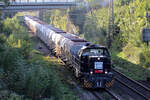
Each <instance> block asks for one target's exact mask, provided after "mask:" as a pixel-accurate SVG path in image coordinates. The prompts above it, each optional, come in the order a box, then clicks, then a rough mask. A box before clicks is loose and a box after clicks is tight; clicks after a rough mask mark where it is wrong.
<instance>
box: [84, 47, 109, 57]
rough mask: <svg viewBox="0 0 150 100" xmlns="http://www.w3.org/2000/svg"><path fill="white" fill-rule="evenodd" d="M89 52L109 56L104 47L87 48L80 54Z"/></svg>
mask: <svg viewBox="0 0 150 100" xmlns="http://www.w3.org/2000/svg"><path fill="white" fill-rule="evenodd" d="M89 54H90V55H104V56H109V52H108V50H107V49H106V48H90V49H89V48H88V49H85V50H84V51H83V53H82V56H84V55H89Z"/></svg>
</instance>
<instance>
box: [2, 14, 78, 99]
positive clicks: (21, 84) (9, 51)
mask: <svg viewBox="0 0 150 100" xmlns="http://www.w3.org/2000/svg"><path fill="white" fill-rule="evenodd" d="M3 26H4V27H3V33H4V34H0V57H1V58H0V77H2V78H3V79H4V80H5V84H6V85H7V86H8V88H9V89H11V90H14V91H15V92H17V93H19V94H23V95H25V97H29V98H32V100H37V99H41V98H42V97H51V98H54V99H56V100H74V99H77V97H76V96H75V94H74V93H73V92H72V90H70V89H69V87H68V86H66V85H64V84H62V82H61V81H60V80H62V79H61V78H60V77H61V76H60V75H59V74H58V73H57V72H56V71H57V70H56V67H58V66H61V65H60V64H58V62H54V61H52V60H50V59H49V57H43V56H42V55H41V53H40V52H38V51H36V50H34V48H31V47H33V45H34V44H35V43H33V41H31V39H30V37H29V34H28V32H27V30H26V29H25V27H23V26H22V25H20V23H19V21H18V20H17V17H14V18H12V19H9V18H7V19H6V20H5V21H4V22H3ZM37 52H38V54H37ZM1 74H2V75H1ZM68 91H69V92H68Z"/></svg>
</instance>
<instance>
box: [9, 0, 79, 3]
mask: <svg viewBox="0 0 150 100" xmlns="http://www.w3.org/2000/svg"><path fill="white" fill-rule="evenodd" d="M47 2H57V3H58V2H76V0H10V3H47Z"/></svg>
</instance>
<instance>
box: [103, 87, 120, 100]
mask: <svg viewBox="0 0 150 100" xmlns="http://www.w3.org/2000/svg"><path fill="white" fill-rule="evenodd" d="M105 91H106V92H107V93H108V94H109V95H111V96H112V97H113V98H114V99H115V100H121V99H120V98H119V97H118V96H117V95H116V94H115V93H113V92H112V91H111V90H109V89H105Z"/></svg>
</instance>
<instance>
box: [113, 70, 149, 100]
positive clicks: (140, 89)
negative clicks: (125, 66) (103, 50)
mask: <svg viewBox="0 0 150 100" xmlns="http://www.w3.org/2000/svg"><path fill="white" fill-rule="evenodd" d="M112 72H113V73H114V76H115V80H116V81H118V82H119V83H121V84H123V85H124V86H125V87H127V88H129V89H131V90H132V91H133V92H135V93H136V94H137V95H140V96H141V97H142V98H143V99H144V100H150V89H149V88H148V87H146V86H144V85H142V84H141V83H139V82H137V81H135V80H133V79H130V78H128V77H127V76H125V75H124V74H122V73H120V72H118V71H116V70H115V69H112Z"/></svg>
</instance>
